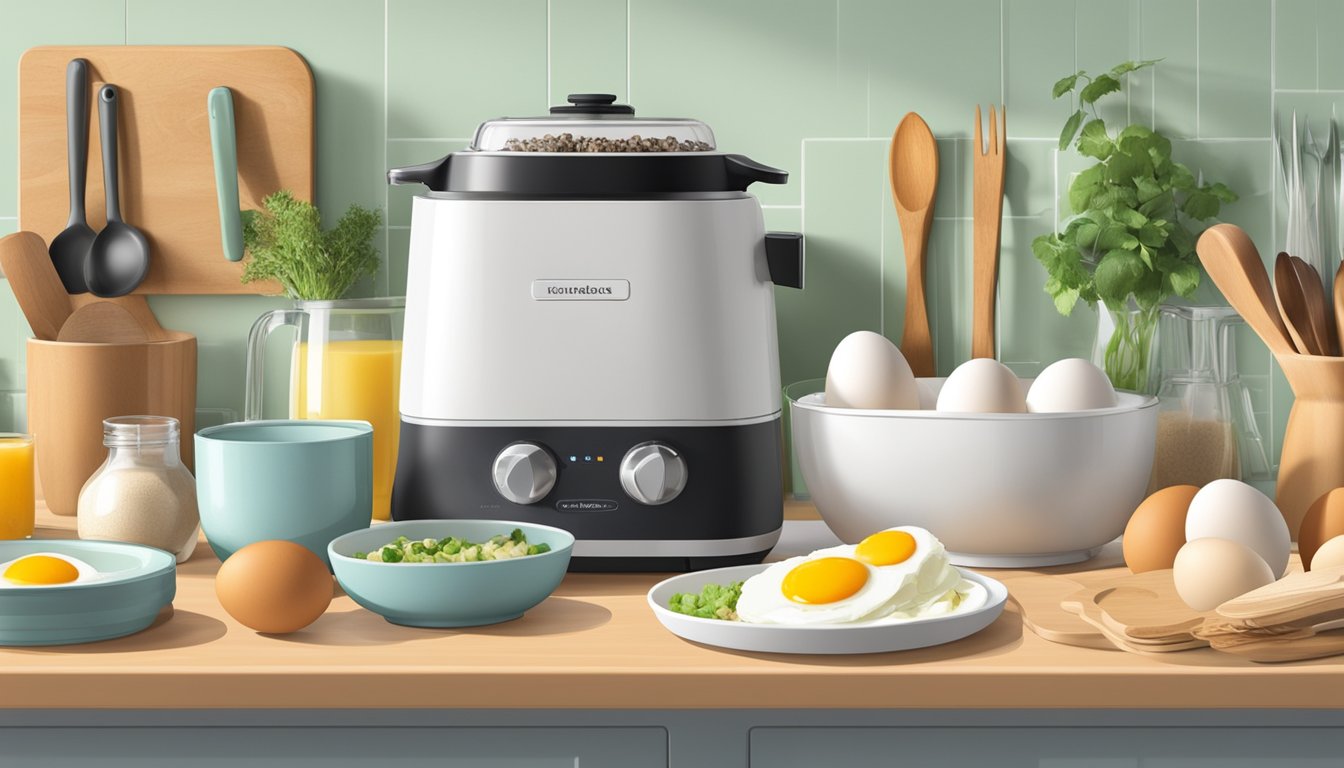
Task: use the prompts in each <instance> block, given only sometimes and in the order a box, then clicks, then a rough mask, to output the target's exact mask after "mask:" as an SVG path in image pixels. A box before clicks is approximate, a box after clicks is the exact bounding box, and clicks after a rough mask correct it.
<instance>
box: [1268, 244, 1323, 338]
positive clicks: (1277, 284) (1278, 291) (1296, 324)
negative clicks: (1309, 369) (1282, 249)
mask: <svg viewBox="0 0 1344 768" xmlns="http://www.w3.org/2000/svg"><path fill="white" fill-rule="evenodd" d="M1274 300H1275V302H1276V303H1277V304H1278V307H1279V317H1281V318H1283V324H1284V326H1285V327H1286V328H1287V329H1288V336H1289V338H1291V339H1292V340H1293V346H1295V347H1297V349H1298V351H1299V352H1301V353H1303V354H1306V355H1319V354H1322V351H1321V343H1320V340H1319V339H1317V338H1316V327H1315V325H1313V324H1312V322H1311V313H1310V311H1309V310H1308V309H1307V297H1306V296H1305V295H1303V290H1302V285H1301V284H1300V283H1299V282H1298V279H1297V271H1296V270H1295V269H1294V268H1293V258H1292V257H1291V256H1289V255H1288V254H1286V253H1280V254H1279V255H1278V257H1277V258H1275V259H1274Z"/></svg>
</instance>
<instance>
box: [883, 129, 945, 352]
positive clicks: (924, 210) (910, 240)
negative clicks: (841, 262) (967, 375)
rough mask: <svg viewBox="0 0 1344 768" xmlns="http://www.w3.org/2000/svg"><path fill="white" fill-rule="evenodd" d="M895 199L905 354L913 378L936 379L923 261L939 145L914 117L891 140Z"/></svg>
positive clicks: (903, 350)
mask: <svg viewBox="0 0 1344 768" xmlns="http://www.w3.org/2000/svg"><path fill="white" fill-rule="evenodd" d="M888 161H889V165H890V171H891V197H892V199H893V200H895V201H896V217H897V218H898V219H899V220H900V222H901V240H902V242H903V243H904V244H905V328H904V331H903V332H902V334H901V352H903V353H904V354H905V359H906V361H907V362H909V363H910V370H912V371H914V374H915V376H920V377H928V376H932V375H934V368H933V336H932V334H931V333H930V331H929V311H928V307H927V304H926V302H925V301H924V257H925V254H926V252H927V250H928V246H929V230H931V229H932V228H933V199H934V197H935V196H936V195H937V193H938V142H937V141H935V140H934V138H933V132H932V131H930V130H929V126H928V124H927V123H925V122H924V120H923V119H922V118H921V117H920V116H919V115H917V114H915V113H914V112H911V113H909V114H907V115H906V116H905V117H904V118H902V119H901V124H900V125H898V126H896V133H894V134H892V137H891V154H890V156H889V158H888Z"/></svg>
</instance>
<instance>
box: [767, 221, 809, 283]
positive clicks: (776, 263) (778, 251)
mask: <svg viewBox="0 0 1344 768" xmlns="http://www.w3.org/2000/svg"><path fill="white" fill-rule="evenodd" d="M805 258H806V257H805V254H804V248H803V235H802V233H801V232H766V233H765V265H766V267H767V268H768V269H769V270H770V282H772V283H774V284H775V285H782V286H784V287H786V288H802V287H803V274H804V271H805V270H804V267H805V265H806V264H805Z"/></svg>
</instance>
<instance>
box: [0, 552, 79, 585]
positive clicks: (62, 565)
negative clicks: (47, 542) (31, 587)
mask: <svg viewBox="0 0 1344 768" xmlns="http://www.w3.org/2000/svg"><path fill="white" fill-rule="evenodd" d="M4 577H5V579H6V580H8V581H11V582H13V583H15V584H68V583H70V582H72V581H74V580H75V579H78V578H79V569H77V568H75V566H73V565H71V564H70V563H67V562H66V561H64V560H62V559H60V558H59V557H49V556H47V555H31V556H29V557H24V558H20V559H18V560H15V561H14V562H13V563H10V566H9V567H8V568H6V569H5V573H4Z"/></svg>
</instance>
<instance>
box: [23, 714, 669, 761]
mask: <svg viewBox="0 0 1344 768" xmlns="http://www.w3.org/2000/svg"><path fill="white" fill-rule="evenodd" d="M52 717H53V719H58V718H59V717H60V715H59V714H54V715H53V716H52ZM232 765H255V766H272V765H277V766H278V765H284V766H299V767H302V768H369V767H370V766H399V765H416V766H435V767H436V768H438V767H440V766H442V767H443V768H667V731H666V730H665V729H663V728H659V727H610V728H601V727H585V728H561V727H529V728H517V727H479V728H461V727H443V728H434V727H358V726H349V727H299V728H294V727H255V726H248V727H228V726H224V727H190V728H180V727H179V728H146V727H134V726H133V727H117V726H105V727H88V726H86V727H71V728H62V727H26V728H23V727H10V728H0V766H4V768H36V767H37V766H42V767H43V768H48V767H49V766H61V768H67V767H68V768H177V767H178V766H232Z"/></svg>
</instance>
